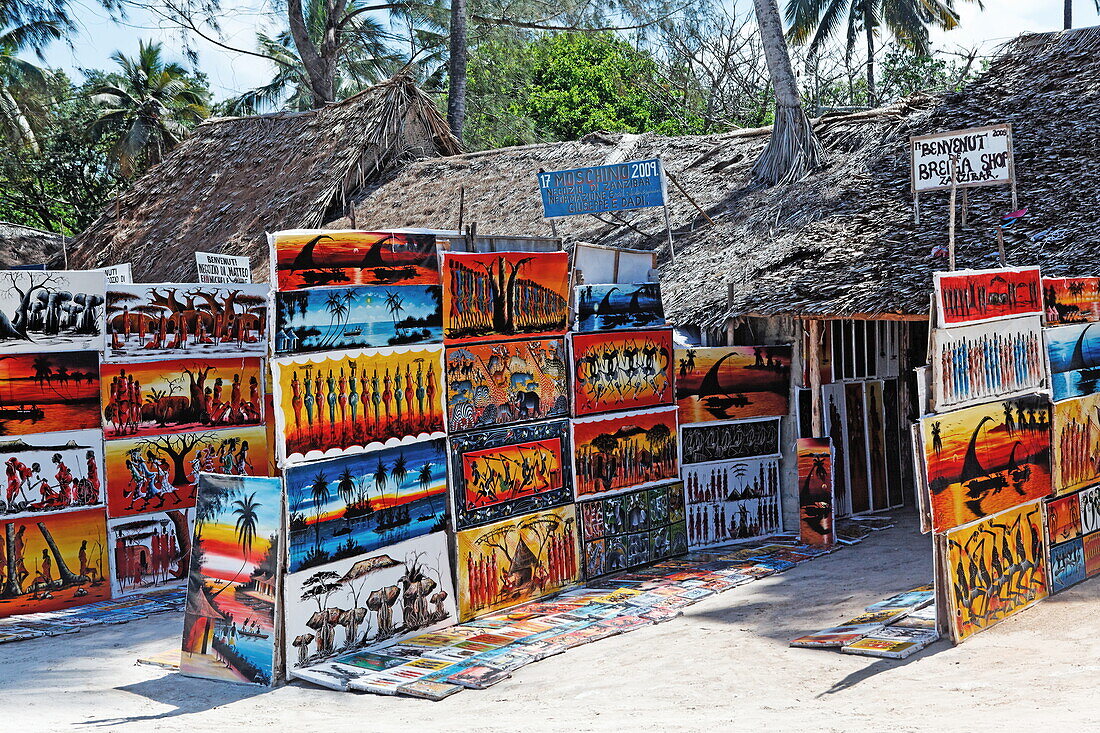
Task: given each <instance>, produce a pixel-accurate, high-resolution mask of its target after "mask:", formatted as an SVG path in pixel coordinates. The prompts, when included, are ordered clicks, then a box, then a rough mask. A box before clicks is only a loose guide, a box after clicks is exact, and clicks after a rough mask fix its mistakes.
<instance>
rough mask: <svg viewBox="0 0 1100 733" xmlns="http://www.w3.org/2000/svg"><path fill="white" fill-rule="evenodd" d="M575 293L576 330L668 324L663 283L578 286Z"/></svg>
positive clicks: (646, 326)
mask: <svg viewBox="0 0 1100 733" xmlns="http://www.w3.org/2000/svg"><path fill="white" fill-rule="evenodd" d="M573 290H574V297H575V299H576V300H575V302H576V309H577V322H576V327H575V329H574V330H576V331H580V332H585V331H617V330H619V329H621V328H656V327H657V326H663V325H665V308H664V305H663V304H662V303H661V285H660V283H639V284H637V285H579V286H577V287H576V288H574V289H573Z"/></svg>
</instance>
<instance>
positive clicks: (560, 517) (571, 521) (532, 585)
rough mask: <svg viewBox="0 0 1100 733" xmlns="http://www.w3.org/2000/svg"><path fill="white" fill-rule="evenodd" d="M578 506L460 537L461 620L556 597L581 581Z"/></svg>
mask: <svg viewBox="0 0 1100 733" xmlns="http://www.w3.org/2000/svg"><path fill="white" fill-rule="evenodd" d="M578 542H579V537H578V527H577V517H576V513H575V510H574V505H572V504H568V505H566V506H562V507H558V508H557V509H549V510H546V511H542V512H536V513H534V514H526V515H524V516H522V517H514V518H512V519H507V520H505V521H503V522H498V523H496V524H489V525H486V526H484V527H478V528H476V529H467V530H465V531H463V532H459V533H458V534H457V538H456V544H457V547H458V558H457V567H458V608H459V618H460V620H462V621H469V620H470V619H472V618H476V617H478V616H482V615H484V614H486V613H489V612H491V611H496V610H499V609H502V608H508V607H510V606H514V605H516V604H517V603H524V602H526V601H533V600H536V599H538V598H542V597H543V596H548V595H552V594H554V593H557V592H558V591H560V590H563V589H565V588H567V587H569V586H571V585H573V584H575V583H577V582H578V581H579V580H580V579H581V567H580V562H581V561H580V545H579V544H578Z"/></svg>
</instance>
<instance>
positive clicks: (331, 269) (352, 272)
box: [268, 229, 439, 290]
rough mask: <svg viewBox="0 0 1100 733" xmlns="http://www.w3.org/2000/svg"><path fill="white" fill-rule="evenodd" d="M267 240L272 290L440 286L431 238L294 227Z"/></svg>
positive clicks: (393, 233) (434, 249) (432, 237)
mask: <svg viewBox="0 0 1100 733" xmlns="http://www.w3.org/2000/svg"><path fill="white" fill-rule="evenodd" d="M268 242H269V243H270V245H271V248H272V250H273V252H272V256H271V262H272V265H273V267H274V270H275V272H274V274H273V276H272V282H273V283H275V287H276V289H277V290H300V289H303V288H315V287H320V286H336V287H343V286H350V285H438V284H439V257H438V255H437V253H436V238H435V235H434V234H403V233H397V232H356V231H338V230H331V231H330V230H325V229H299V230H293V231H285V232H275V233H274V234H270V235H268Z"/></svg>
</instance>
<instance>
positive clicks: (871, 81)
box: [863, 0, 1072, 107]
mask: <svg viewBox="0 0 1100 733" xmlns="http://www.w3.org/2000/svg"><path fill="white" fill-rule="evenodd" d="M1067 2H1072V0H1067ZM863 31H864V33H866V34H867V103H868V105H869V106H871V107H874V106H875V105H876V104H878V90H876V89H875V27H874V26H873V25H871V22H870V18H868V17H867V16H866V15H864V17H863Z"/></svg>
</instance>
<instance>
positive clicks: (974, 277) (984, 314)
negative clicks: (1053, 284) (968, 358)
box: [932, 267, 1043, 328]
mask: <svg viewBox="0 0 1100 733" xmlns="http://www.w3.org/2000/svg"><path fill="white" fill-rule="evenodd" d="M932 278H933V284H934V287H935V293H936V317H937V325H939V326H940V327H941V328H948V327H950V326H961V325H964V324H968V323H982V322H984V321H992V320H996V319H999V318H1009V317H1012V316H1033V315H1034V316H1038V315H1042V313H1043V296H1042V288H1041V286H1040V283H1039V268H1038V267H1020V268H1005V269H999V270H956V271H954V272H936V273H933V274H932Z"/></svg>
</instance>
